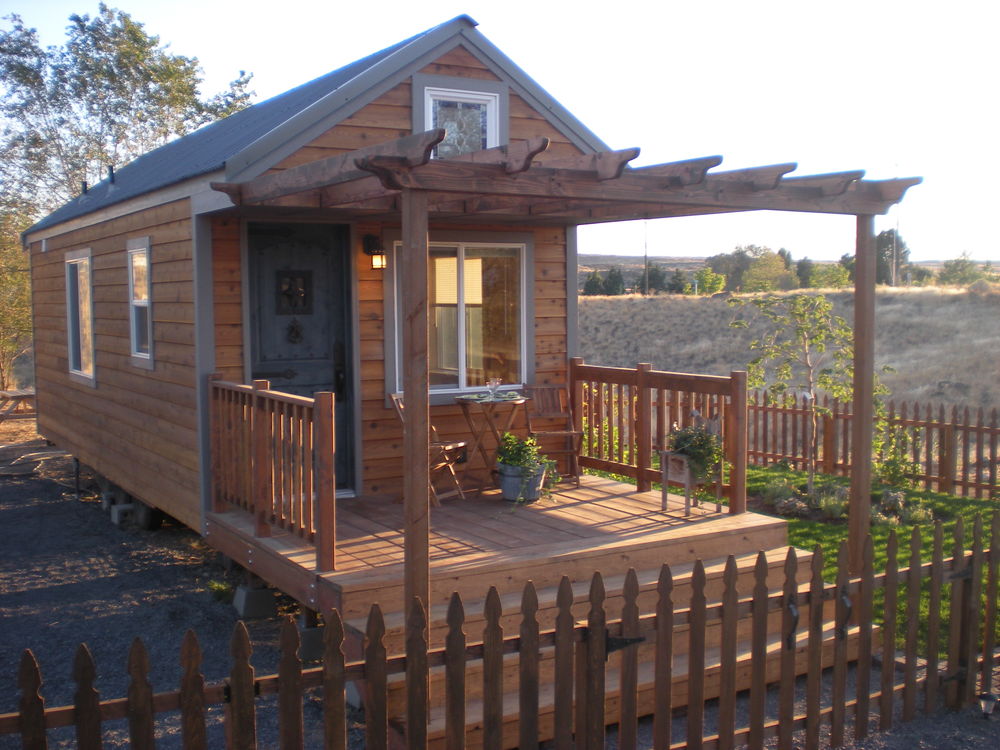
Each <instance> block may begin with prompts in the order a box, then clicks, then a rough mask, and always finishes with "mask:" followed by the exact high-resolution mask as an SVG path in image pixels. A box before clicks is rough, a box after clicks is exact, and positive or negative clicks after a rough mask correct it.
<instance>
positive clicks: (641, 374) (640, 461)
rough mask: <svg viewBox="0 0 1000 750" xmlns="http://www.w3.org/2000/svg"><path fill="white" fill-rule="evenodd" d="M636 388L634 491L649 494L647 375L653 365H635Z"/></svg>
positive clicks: (650, 436)
mask: <svg viewBox="0 0 1000 750" xmlns="http://www.w3.org/2000/svg"><path fill="white" fill-rule="evenodd" d="M635 369H636V373H635V380H636V388H638V390H639V393H638V396H639V403H638V404H637V407H636V408H637V409H638V411H639V413H638V414H637V415H636V425H635V431H636V477H637V478H636V490H638V491H639V492H649V490H650V489H651V488H652V486H653V483H652V482H651V481H650V480H649V477H647V476H646V469H648V468H650V467H651V466H652V463H653V461H652V456H653V413H652V410H653V401H652V399H651V398H650V395H649V383H648V382H647V381H648V378H647V374H648V373H649V371H650V370H652V369H653V365H651V364H649V363H648V362H640V363H639V364H637V365H636V368H635Z"/></svg>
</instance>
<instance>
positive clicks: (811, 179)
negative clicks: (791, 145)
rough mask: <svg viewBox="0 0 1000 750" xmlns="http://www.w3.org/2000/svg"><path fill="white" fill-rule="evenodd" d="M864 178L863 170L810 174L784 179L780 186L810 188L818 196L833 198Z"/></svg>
mask: <svg viewBox="0 0 1000 750" xmlns="http://www.w3.org/2000/svg"><path fill="white" fill-rule="evenodd" d="M864 176H865V171H864V170H863V169H857V170H854V171H851V172H830V173H828V174H811V175H803V176H802V177H785V178H784V179H782V181H781V184H782V185H789V186H792V187H798V188H812V189H813V190H818V191H819V194H820V195H824V196H834V195H843V194H844V193H845V192H847V188H849V187H850V186H851V184H852V183H855V182H857V181H858V180H860V179H861V178H862V177H864Z"/></svg>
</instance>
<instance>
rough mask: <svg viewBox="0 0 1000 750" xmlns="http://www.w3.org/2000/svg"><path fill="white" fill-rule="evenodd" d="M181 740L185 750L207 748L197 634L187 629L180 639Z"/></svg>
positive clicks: (203, 680)
mask: <svg viewBox="0 0 1000 750" xmlns="http://www.w3.org/2000/svg"><path fill="white" fill-rule="evenodd" d="M179 692H180V704H181V743H182V745H183V747H184V750H205V748H206V747H207V743H208V738H207V735H206V733H205V677H204V676H203V675H202V673H201V646H200V645H199V644H198V636H196V635H195V633H194V631H193V630H190V629H189V630H188V631H187V632H186V633H185V634H184V640H183V641H181V683H180V690H179Z"/></svg>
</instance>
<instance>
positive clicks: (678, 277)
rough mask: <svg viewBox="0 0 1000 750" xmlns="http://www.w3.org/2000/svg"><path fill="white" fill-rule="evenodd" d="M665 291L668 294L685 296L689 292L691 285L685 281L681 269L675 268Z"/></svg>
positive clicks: (685, 277) (684, 275)
mask: <svg viewBox="0 0 1000 750" xmlns="http://www.w3.org/2000/svg"><path fill="white" fill-rule="evenodd" d="M667 291H668V292H669V293H670V294H687V293H688V292H690V291H691V284H690V283H689V282H688V280H687V274H685V273H684V272H683V271H682V270H681V269H679V268H675V269H674V272H673V273H672V274H670V281H668V282H667Z"/></svg>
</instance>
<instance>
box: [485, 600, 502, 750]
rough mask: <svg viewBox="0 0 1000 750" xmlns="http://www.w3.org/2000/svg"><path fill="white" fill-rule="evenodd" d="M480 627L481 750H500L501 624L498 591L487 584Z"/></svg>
mask: <svg viewBox="0 0 1000 750" xmlns="http://www.w3.org/2000/svg"><path fill="white" fill-rule="evenodd" d="M483 611H484V615H485V617H486V626H485V628H484V629H483V750H500V748H501V745H502V743H503V627H502V626H501V625H500V617H501V615H502V612H501V605H500V594H499V593H497V590H496V587H495V586H490V590H489V593H487V595H486V604H485V607H484V610H483Z"/></svg>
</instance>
